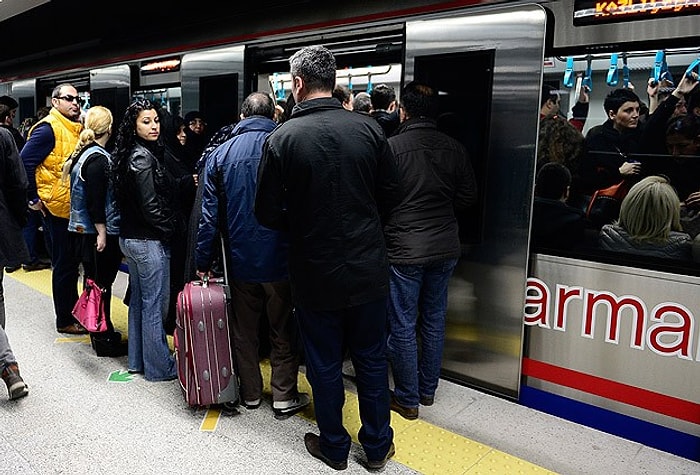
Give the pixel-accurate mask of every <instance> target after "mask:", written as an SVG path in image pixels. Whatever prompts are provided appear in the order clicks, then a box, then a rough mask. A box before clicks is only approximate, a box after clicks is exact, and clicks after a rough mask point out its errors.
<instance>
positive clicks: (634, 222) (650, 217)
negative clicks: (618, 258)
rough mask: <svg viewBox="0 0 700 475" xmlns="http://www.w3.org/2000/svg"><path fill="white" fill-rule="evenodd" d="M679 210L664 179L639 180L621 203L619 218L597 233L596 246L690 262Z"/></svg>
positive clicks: (688, 236)
mask: <svg viewBox="0 0 700 475" xmlns="http://www.w3.org/2000/svg"><path fill="white" fill-rule="evenodd" d="M680 209H681V202H680V200H679V199H678V195H677V194H676V190H675V189H674V188H673V186H671V183H670V182H669V180H668V178H667V177H664V176H658V175H652V176H648V177H646V178H643V179H642V180H640V181H639V182H638V183H635V184H634V185H633V186H632V188H631V189H630V191H629V193H628V194H627V196H625V198H624V199H623V200H622V206H621V208H620V218H619V219H618V220H617V221H616V222H614V223H612V224H606V225H604V226H603V227H602V229H601V230H600V236H599V241H598V242H599V245H600V247H601V248H602V249H605V250H608V251H616V252H622V253H627V254H636V255H643V256H651V257H660V258H666V259H675V260H681V261H691V260H692V242H693V240H692V239H691V237H690V235H689V234H688V233H686V232H684V231H683V228H682V227H681V223H680Z"/></svg>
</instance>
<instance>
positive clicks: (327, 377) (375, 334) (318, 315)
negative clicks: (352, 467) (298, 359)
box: [296, 298, 394, 461]
mask: <svg viewBox="0 0 700 475" xmlns="http://www.w3.org/2000/svg"><path fill="white" fill-rule="evenodd" d="M296 314H297V319H298V322H299V330H300V334H301V339H302V342H303V343H304V356H305V362H306V377H307V378H308V379H309V383H310V384H311V389H312V390H313V399H314V411H315V413H316V422H317V423H318V429H319V431H320V436H319V437H320V442H321V452H322V453H323V454H324V455H325V456H326V457H328V458H329V459H331V460H334V461H340V460H346V459H347V458H348V453H349V452H350V440H351V439H350V435H349V434H348V431H347V430H346V429H345V427H344V426H343V405H344V403H345V387H344V385H343V375H342V366H343V356H344V349H345V347H347V349H348V350H349V352H350V358H351V359H352V364H353V367H354V368H355V373H356V375H357V398H358V400H359V405H360V421H361V422H362V427H361V429H360V431H359V433H358V434H357V438H358V439H359V441H360V444H362V448H363V449H364V451H365V454H366V455H367V458H368V459H370V460H381V459H382V458H383V457H384V456H385V455H386V453H387V451H388V450H389V446H390V445H391V442H392V441H393V438H394V432H393V430H392V428H391V426H390V425H389V418H390V416H389V374H388V371H389V368H388V364H387V360H386V299H384V298H382V299H380V300H377V301H375V302H370V303H367V304H364V305H358V306H355V307H350V308H345V309H342V310H333V311H316V310H306V309H304V308H301V307H297V308H296Z"/></svg>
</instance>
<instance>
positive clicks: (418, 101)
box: [401, 81, 438, 119]
mask: <svg viewBox="0 0 700 475" xmlns="http://www.w3.org/2000/svg"><path fill="white" fill-rule="evenodd" d="M437 99H438V97H437V91H435V89H433V88H432V87H430V86H428V85H426V84H422V83H419V82H416V81H412V82H410V83H408V84H407V85H406V87H404V88H403V91H401V107H403V109H404V112H405V113H406V115H407V116H408V118H415V117H428V118H430V119H435V118H437V114H438V100H437Z"/></svg>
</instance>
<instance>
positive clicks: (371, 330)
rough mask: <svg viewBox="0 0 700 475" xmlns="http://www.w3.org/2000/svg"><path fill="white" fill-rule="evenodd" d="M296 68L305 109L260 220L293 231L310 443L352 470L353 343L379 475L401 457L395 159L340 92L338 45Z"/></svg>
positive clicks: (263, 184)
mask: <svg viewBox="0 0 700 475" xmlns="http://www.w3.org/2000/svg"><path fill="white" fill-rule="evenodd" d="M289 64H290V72H291V75H292V93H293V95H294V99H295V101H296V103H297V105H296V106H295V107H294V110H293V112H292V117H291V119H290V120H288V121H286V122H284V123H283V124H281V125H280V126H279V127H278V128H277V129H275V131H273V132H272V134H270V136H269V137H268V139H267V141H266V142H265V146H264V149H263V157H262V161H261V163H260V167H259V169H258V186H257V192H256V197H255V215H256V217H257V218H258V221H259V222H260V224H262V225H263V226H267V227H269V228H272V229H279V230H285V231H288V232H289V238H290V249H289V274H290V282H291V285H292V296H293V299H294V303H295V306H296V314H297V316H298V319H299V328H300V333H301V336H302V341H303V344H304V355H305V361H306V369H307V373H306V375H307V377H308V379H309V382H310V383H311V388H312V389H313V399H314V407H315V411H316V421H317V422H318V428H319V431H320V436H317V435H316V434H312V433H307V434H306V435H305V436H304V442H305V444H306V448H307V450H308V451H309V453H311V455H313V456H314V457H316V458H318V459H320V460H322V461H323V462H324V463H325V464H327V465H328V466H330V467H332V468H334V469H336V470H344V469H345V468H346V467H347V464H348V462H347V459H348V454H349V451H350V443H351V438H350V435H349V434H348V432H347V430H346V429H345V427H343V413H342V409H343V402H344V399H345V394H344V387H343V379H342V374H341V368H342V363H343V356H344V349H345V348H347V349H348V351H349V353H350V357H351V359H352V361H353V364H354V367H355V371H356V375H357V389H358V398H359V403H360V417H361V419H362V429H361V430H360V433H359V435H358V438H359V440H360V443H361V444H362V447H363V448H364V450H365V454H366V456H367V468H369V469H370V470H380V469H382V468H384V466H385V465H386V462H387V460H388V459H389V458H390V457H391V456H393V455H394V444H393V431H392V429H391V426H390V425H389V383H388V365H387V361H386V324H387V320H386V298H387V294H388V292H389V269H388V261H387V254H386V247H385V245H384V237H383V233H382V218H383V217H385V216H387V215H388V214H389V213H390V212H391V210H392V208H393V206H394V205H395V203H396V202H397V200H398V188H397V182H396V168H395V163H394V161H393V157H392V155H391V150H390V149H389V145H388V143H387V141H386V138H385V136H384V134H383V133H382V130H381V128H380V126H379V125H378V124H377V122H376V121H375V120H374V119H372V118H370V117H367V116H365V115H362V114H355V113H353V112H351V111H347V110H345V109H343V108H342V106H341V105H340V103H339V102H338V101H337V100H335V99H334V98H333V97H332V96H331V91H332V90H333V87H334V85H335V73H336V63H335V58H334V57H333V54H332V53H331V52H330V51H329V50H327V49H326V48H324V47H322V46H310V47H306V48H303V49H301V50H300V51H298V52H297V53H295V54H294V55H293V56H292V57H291V58H290V60H289Z"/></svg>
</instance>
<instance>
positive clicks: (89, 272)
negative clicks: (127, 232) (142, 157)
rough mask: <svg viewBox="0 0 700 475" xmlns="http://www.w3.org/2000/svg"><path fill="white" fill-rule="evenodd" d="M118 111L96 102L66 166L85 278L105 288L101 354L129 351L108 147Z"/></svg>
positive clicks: (96, 343) (95, 336) (95, 343)
mask: <svg viewBox="0 0 700 475" xmlns="http://www.w3.org/2000/svg"><path fill="white" fill-rule="evenodd" d="M112 121H113V119H112V112H111V111H110V110H109V109H107V108H106V107H102V106H94V107H91V108H90V109H89V110H88V111H87V114H86V115H85V121H84V128H83V130H82V132H80V138H79V139H78V144H77V145H76V147H75V151H74V152H73V154H72V155H71V158H70V160H68V161H66V163H65V165H64V168H63V179H64V180H67V179H68V178H69V177H70V216H69V220H68V231H69V232H70V236H71V243H72V245H73V246H74V248H75V252H76V254H77V256H78V259H79V260H80V261H81V262H82V263H83V272H84V277H85V279H87V278H91V279H93V280H94V281H95V283H96V284H97V285H98V286H99V287H100V288H102V289H103V290H104V296H103V297H104V299H105V315H106V317H107V331H105V332H100V333H91V334H90V340H91V341H92V347H93V348H94V350H95V353H97V356H123V355H124V354H125V348H124V345H122V343H121V339H122V335H121V333H119V332H116V331H114V326H113V325H112V320H111V318H110V315H111V301H112V284H114V280H115V279H116V278H117V272H119V264H120V263H121V261H122V252H121V250H120V249H119V213H118V211H117V209H116V204H115V202H114V192H113V189H112V188H113V187H112V184H111V183H110V168H111V163H112V158H111V157H110V155H109V153H108V152H107V150H105V146H106V145H107V141H108V140H109V138H110V137H111V136H112Z"/></svg>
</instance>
